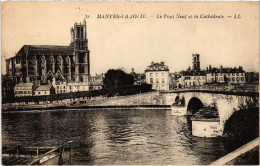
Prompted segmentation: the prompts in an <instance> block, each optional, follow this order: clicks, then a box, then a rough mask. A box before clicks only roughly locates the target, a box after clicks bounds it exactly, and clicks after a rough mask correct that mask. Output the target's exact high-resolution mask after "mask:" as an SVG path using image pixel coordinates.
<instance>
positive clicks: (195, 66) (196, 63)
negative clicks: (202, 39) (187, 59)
mask: <svg viewBox="0 0 260 166" xmlns="http://www.w3.org/2000/svg"><path fill="white" fill-rule="evenodd" d="M192 70H195V71H200V55H199V54H192Z"/></svg>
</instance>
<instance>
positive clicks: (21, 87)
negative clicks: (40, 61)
mask: <svg viewBox="0 0 260 166" xmlns="http://www.w3.org/2000/svg"><path fill="white" fill-rule="evenodd" d="M32 91H33V83H19V84H17V85H15V88H14V95H15V97H21V96H32V94H33V93H32Z"/></svg>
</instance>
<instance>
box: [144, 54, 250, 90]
mask: <svg viewBox="0 0 260 166" xmlns="http://www.w3.org/2000/svg"><path fill="white" fill-rule="evenodd" d="M145 77H146V83H148V84H152V89H155V90H169V89H173V88H190V87H201V86H205V85H209V84H216V83H217V84H224V83H227V84H244V83H245V82H246V78H245V71H244V70H243V68H242V67H241V66H239V67H238V68H236V67H235V68H223V67H222V66H220V68H212V67H211V66H209V67H207V69H206V70H201V69H200V55H199V54H192V69H191V68H188V69H187V70H186V71H181V72H179V73H170V72H169V68H168V66H166V65H165V64H164V62H161V63H154V62H152V63H151V65H150V66H148V67H147V68H146V70H145Z"/></svg>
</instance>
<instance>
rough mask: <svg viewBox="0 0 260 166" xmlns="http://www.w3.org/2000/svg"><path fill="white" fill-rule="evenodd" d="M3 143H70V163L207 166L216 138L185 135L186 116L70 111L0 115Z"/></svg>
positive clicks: (216, 150)
mask: <svg viewBox="0 0 260 166" xmlns="http://www.w3.org/2000/svg"><path fill="white" fill-rule="evenodd" d="M2 138H3V141H2V142H3V145H4V146H9V145H16V143H20V144H22V145H27V146H36V145H37V146H38V145H42V146H47V145H48V146H53V145H57V144H59V143H62V142H66V141H69V140H72V141H74V143H73V147H72V148H73V160H72V163H73V164H209V163H211V162H213V161H214V160H216V159H218V158H219V157H221V156H223V155H225V154H226V153H227V151H226V150H225V147H223V145H222V142H221V140H220V139H216V138H215V139H204V138H197V137H193V136H192V135H191V123H190V120H189V118H187V117H175V116H171V114H170V111H165V110H73V111H62V110H60V111H49V112H35V113H12V114H3V115H2Z"/></svg>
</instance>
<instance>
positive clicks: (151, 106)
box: [2, 105, 171, 113]
mask: <svg viewBox="0 0 260 166" xmlns="http://www.w3.org/2000/svg"><path fill="white" fill-rule="evenodd" d="M75 109H76V110H79V109H102V110H104V109H120V110H122V109H125V110H129V109H140V110H144V109H149V110H151V109H162V110H169V109H171V107H170V106H168V105H121V106H117V105H115V106H111V105H110V106H54V107H46V108H43V107H34V108H25V107H17V108H12V109H6V110H2V113H14V112H35V111H36V112H39V111H56V110H75Z"/></svg>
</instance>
